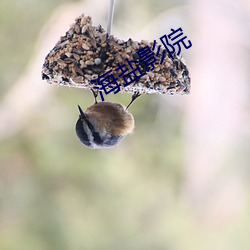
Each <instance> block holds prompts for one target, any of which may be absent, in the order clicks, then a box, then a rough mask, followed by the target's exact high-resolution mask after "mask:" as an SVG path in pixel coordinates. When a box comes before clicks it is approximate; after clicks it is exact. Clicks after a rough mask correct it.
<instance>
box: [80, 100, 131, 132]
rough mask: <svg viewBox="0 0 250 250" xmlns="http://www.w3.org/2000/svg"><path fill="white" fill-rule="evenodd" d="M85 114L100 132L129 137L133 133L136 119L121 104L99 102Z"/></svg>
mask: <svg viewBox="0 0 250 250" xmlns="http://www.w3.org/2000/svg"><path fill="white" fill-rule="evenodd" d="M85 114H86V116H87V117H89V120H90V121H91V122H92V124H93V125H94V126H95V128H96V129H97V130H98V131H100V132H102V131H104V130H105V131H106V132H107V133H109V134H111V135H127V134H130V133H132V132H133V129H134V123H135V122H134V118H133V116H132V115H131V114H130V113H129V112H128V111H127V110H126V109H125V107H124V106H123V105H121V104H119V103H112V102H99V103H96V104H93V105H92V106H90V107H88V108H87V109H86V111H85Z"/></svg>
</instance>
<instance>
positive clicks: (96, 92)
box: [91, 89, 98, 104]
mask: <svg viewBox="0 0 250 250" xmlns="http://www.w3.org/2000/svg"><path fill="white" fill-rule="evenodd" d="M91 92H92V94H93V96H94V99H95V104H97V103H98V102H97V100H96V98H97V96H98V90H97V91H95V90H93V89H91Z"/></svg>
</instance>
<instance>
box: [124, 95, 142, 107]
mask: <svg viewBox="0 0 250 250" xmlns="http://www.w3.org/2000/svg"><path fill="white" fill-rule="evenodd" d="M140 95H141V94H140V93H139V92H135V93H134V94H133V95H132V100H131V101H130V103H129V104H128V106H127V107H126V110H127V109H128V108H129V107H130V106H131V104H132V103H133V102H134V101H135V100H136V99H137V98H138V97H139V96H140Z"/></svg>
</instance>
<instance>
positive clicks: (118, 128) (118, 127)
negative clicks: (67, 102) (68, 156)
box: [75, 91, 140, 149]
mask: <svg viewBox="0 0 250 250" xmlns="http://www.w3.org/2000/svg"><path fill="white" fill-rule="evenodd" d="M92 92H93V94H94V98H95V103H94V104H93V105H91V106H90V107H88V108H87V109H86V110H85V112H84V111H83V110H82V108H81V107H80V105H78V110H79V118H78V120H77V122H76V126H75V130H76V135H77V136H78V138H79V140H80V141H81V143H82V144H83V145H85V146H86V147H88V148H91V149H100V148H112V147H115V146H117V145H119V143H120V142H121V141H122V139H124V137H126V136H127V135H128V134H131V133H132V132H133V130H134V127H135V121H134V117H133V115H132V114H131V113H129V112H128V107H129V106H130V105H131V104H132V103H133V102H134V100H135V99H136V98H137V97H139V96H140V94H138V93H136V94H134V95H133V96H132V100H131V102H130V103H129V104H128V106H127V107H125V106H123V105H122V104H119V103H113V102H108V101H102V102H97V100H96V97H97V94H96V93H95V92H94V91H92Z"/></svg>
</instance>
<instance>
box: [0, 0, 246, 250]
mask: <svg viewBox="0 0 250 250" xmlns="http://www.w3.org/2000/svg"><path fill="white" fill-rule="evenodd" d="M108 4H109V1H108V0H107V1H104V0H102V1H97V0H95V1H90V0H89V1H87V0H86V1H69V0H68V1H67V0H64V1H62V0H54V1H49V0H44V1H38V0H19V1H15V0H13V1H7V0H1V2H0V55H1V59H0V82H1V84H0V98H1V99H0V123H1V125H0V249H1V250H31V249H32V250H33V249H36V250H51V249H53V250H57V249H60V250H63V249H65V250H69V249H70V250H80V249H81V250H82V249H83V250H101V249H102V250H106V249H107V250H108V249H109V250H110V249H119V250H123V249H124V250H125V249H126V250H127V249H130V250H132V249H135V250H140V249H143V250H147V249H148V250H149V249H150V250H152V249H154V250H168V249H169V250H188V249H192V250H196V249H197V250H198V249H199V250H206V249H213V250H216V249H218V250H224V249H225V250H234V249H241V250H249V249H250V213H249V211H250V204H249V198H250V186H249V176H250V171H249V167H250V158H249V155H250V154H249V153H250V150H249V147H250V142H249V137H250V136H249V135H250V129H249V128H250V119H249V114H250V102H249V77H250V76H249V64H250V60H249V59H250V56H249V50H250V46H249V45H250V43H249V41H250V40H249V35H248V34H250V32H246V30H247V31H249V29H250V25H249V20H250V18H249V16H250V4H249V3H248V2H247V1H237V2H236V1H231V0H230V1H228V2H226V1H222V0H220V1H215V0H214V1H210V2H209V4H208V3H207V2H206V1H198V0H197V1H195V0H193V1H184V0H183V1H181V0H179V1H168V2H166V1H163V0H158V1H153V0H147V1H142V0H138V1H132V0H128V1H118V0H117V4H116V9H115V17H114V27H113V32H114V34H115V35H116V36H119V37H121V38H123V39H127V38H129V37H132V38H136V39H149V40H150V39H151V40H153V39H157V38H159V37H160V36H161V35H163V34H167V33H169V28H174V27H176V28H178V27H180V26H181V27H182V28H183V29H184V33H185V35H187V36H188V38H189V39H190V40H191V41H192V43H193V47H192V48H190V49H189V50H184V48H183V49H182V52H183V55H184V58H185V59H186V62H187V65H188V66H189V69H190V73H191V77H192V92H191V94H190V95H189V96H159V95H147V96H143V97H141V98H139V99H138V100H137V101H136V103H135V104H134V105H133V106H132V107H131V109H130V111H131V113H132V114H133V115H134V117H135V121H136V129H135V132H134V134H133V135H130V136H128V137H127V138H126V139H124V140H123V142H122V143H121V144H120V145H119V146H118V147H116V148H113V149H104V150H90V149H87V148H85V147H83V146H82V145H81V144H80V143H79V141H78V139H77V137H76V136H75V131H74V126H75V122H76V119H77V117H78V111H77V108H76V107H77V104H80V105H81V106H82V107H85V108H86V107H87V106H89V105H91V104H92V103H93V98H92V95H91V93H90V92H88V91H83V90H80V89H70V88H66V87H57V86H51V85H48V84H47V83H46V82H42V81H41V67H42V62H43V59H44V57H45V56H46V54H47V53H48V52H49V50H50V49H52V47H53V46H54V44H55V42H56V41H57V39H58V38H59V37H60V35H63V34H64V32H65V31H66V30H67V29H68V27H69V25H70V24H71V23H73V21H74V18H75V17H76V16H78V15H79V13H85V14H88V15H91V16H92V18H93V20H94V23H95V24H99V23H101V24H102V25H103V26H104V27H106V17H107V10H108ZM223 15H225V16H223ZM72 17H73V18H72ZM49 20H50V21H49ZM210 20H213V21H214V23H213V21H212V22H210ZM216 20H217V21H218V20H224V22H223V21H218V22H216ZM224 24H225V26H224ZM206 25H207V26H206ZM61 26H62V30H64V31H62V32H63V33H61V30H60V27H61ZM225 27H226V28H225ZM56 31H57V32H58V34H57V33H56ZM216 31H218V33H217V32H216ZM232 37H234V38H232ZM233 39H238V40H233ZM229 45H230V46H229ZM216 49H218V51H216ZM212 52H214V54H213V53H212ZM228 63H232V64H228ZM231 74H235V75H231ZM230 91H231V92H230ZM107 98H108V100H109V101H114V102H119V103H122V104H124V105H126V104H127V103H128V102H129V100H130V98H131V96H129V95H122V94H117V95H109V96H108V97H106V98H105V99H107ZM231 105H232V106H231Z"/></svg>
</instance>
